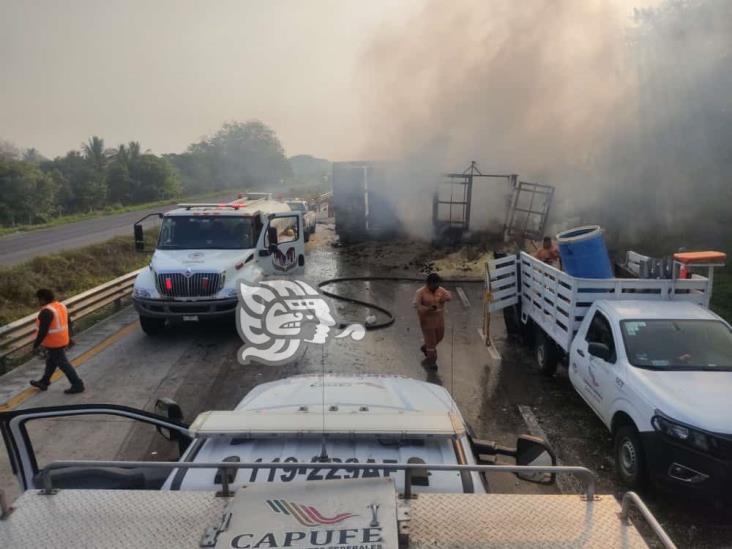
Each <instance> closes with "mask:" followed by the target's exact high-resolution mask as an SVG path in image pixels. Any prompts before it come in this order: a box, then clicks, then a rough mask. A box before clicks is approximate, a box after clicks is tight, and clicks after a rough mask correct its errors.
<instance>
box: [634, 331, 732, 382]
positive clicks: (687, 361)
mask: <svg viewBox="0 0 732 549" xmlns="http://www.w3.org/2000/svg"><path fill="white" fill-rule="evenodd" d="M620 326H621V329H622V332H623V340H624V341H625V348H626V350H627V353H628V360H629V361H630V363H631V364H632V365H633V366H638V367H640V368H650V369H659V370H661V369H663V370H726V371H732V363H730V357H732V330H730V328H729V326H727V325H726V324H725V323H724V322H720V321H718V320H624V321H622V322H621V323H620Z"/></svg>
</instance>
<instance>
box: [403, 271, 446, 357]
mask: <svg viewBox="0 0 732 549" xmlns="http://www.w3.org/2000/svg"><path fill="white" fill-rule="evenodd" d="M441 281H442V280H441V279H440V275H438V274H437V273H430V274H429V276H427V280H426V284H425V285H424V286H422V287H421V288H420V289H419V290H417V293H416V294H414V300H413V301H412V305H413V306H414V308H415V309H417V318H418V319H419V327H420V328H421V330H422V339H423V341H424V344H423V345H422V347H420V350H421V351H422V353H424V356H425V362H424V364H425V366H427V367H428V368H431V369H435V368H437V345H438V344H439V343H440V341H442V338H443V337H444V336H445V303H447V302H448V301H450V300H451V299H452V294H451V293H450V292H448V291H447V290H446V289H445V288H443V287H442V286H440V282H441Z"/></svg>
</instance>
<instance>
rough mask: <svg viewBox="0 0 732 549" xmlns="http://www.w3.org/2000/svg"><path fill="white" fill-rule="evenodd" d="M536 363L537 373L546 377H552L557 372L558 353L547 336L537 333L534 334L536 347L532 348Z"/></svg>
mask: <svg viewBox="0 0 732 549" xmlns="http://www.w3.org/2000/svg"><path fill="white" fill-rule="evenodd" d="M534 356H535V357H536V363H537V364H538V365H539V371H540V372H541V373H542V374H544V375H546V376H553V375H554V374H555V373H556V371H557V363H558V362H559V353H557V348H556V347H555V345H554V343H553V342H552V341H550V340H549V338H548V337H547V336H545V335H544V334H543V333H541V332H539V333H537V334H536V346H535V348H534Z"/></svg>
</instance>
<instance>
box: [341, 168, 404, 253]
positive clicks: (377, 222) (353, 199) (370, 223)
mask: <svg viewBox="0 0 732 549" xmlns="http://www.w3.org/2000/svg"><path fill="white" fill-rule="evenodd" d="M390 185H391V183H390V181H389V177H388V170H387V164H386V163H384V162H373V161H353V162H334V163H333V198H332V205H333V210H334V211H335V230H336V234H337V235H338V237H339V238H340V240H341V242H359V241H363V240H372V239H379V238H388V237H390V236H393V235H394V234H395V233H398V232H399V230H400V227H401V223H400V221H399V217H398V216H397V212H396V210H395V204H394V200H393V199H392V196H391V193H390Z"/></svg>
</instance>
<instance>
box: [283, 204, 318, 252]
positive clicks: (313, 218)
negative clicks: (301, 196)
mask: <svg viewBox="0 0 732 549" xmlns="http://www.w3.org/2000/svg"><path fill="white" fill-rule="evenodd" d="M287 205H288V206H290V209H291V210H292V211H293V212H300V213H301V214H302V223H303V226H304V227H305V242H308V241H310V235H311V234H314V233H315V229H316V227H317V226H318V214H316V213H315V211H314V210H313V209H312V208H311V207H310V204H309V203H308V201H307V200H288V201H287Z"/></svg>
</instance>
